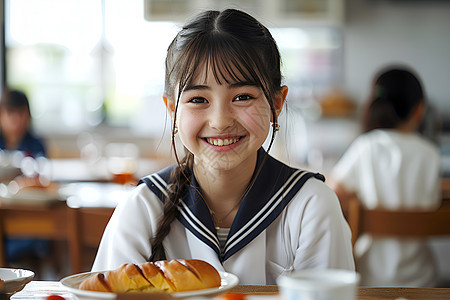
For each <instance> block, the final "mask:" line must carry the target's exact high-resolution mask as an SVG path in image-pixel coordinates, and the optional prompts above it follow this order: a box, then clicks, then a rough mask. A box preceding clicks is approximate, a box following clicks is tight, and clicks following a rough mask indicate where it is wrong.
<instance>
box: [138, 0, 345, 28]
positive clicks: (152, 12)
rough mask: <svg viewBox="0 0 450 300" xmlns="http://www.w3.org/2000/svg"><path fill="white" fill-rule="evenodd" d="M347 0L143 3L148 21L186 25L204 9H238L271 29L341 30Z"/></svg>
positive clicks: (171, 0)
mask: <svg viewBox="0 0 450 300" xmlns="http://www.w3.org/2000/svg"><path fill="white" fill-rule="evenodd" d="M344 1H345V0H239V1H233V0H144V17H145V19H146V20H149V21H175V22H184V21H185V20H186V19H188V18H189V17H192V16H193V15H195V14H196V13H197V12H199V11H201V10H205V9H217V10H222V9H226V8H237V9H241V10H244V11H246V12H249V13H251V14H252V15H253V16H255V17H256V18H257V19H259V20H261V21H262V22H263V23H264V24H266V25H268V26H269V27H295V26H303V25H330V26H339V25H341V24H342V22H343V19H344Z"/></svg>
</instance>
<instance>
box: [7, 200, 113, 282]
mask: <svg viewBox="0 0 450 300" xmlns="http://www.w3.org/2000/svg"><path fill="white" fill-rule="evenodd" d="M113 211H114V208H113V207H75V208H71V207H69V206H67V205H66V201H61V200H52V201H50V200H49V201H37V202H35V203H33V202H27V203H18V204H17V203H15V202H13V201H0V267H5V266H6V259H5V253H4V245H3V243H4V242H3V241H4V237H22V238H42V239H48V240H59V241H66V242H67V243H68V246H69V258H70V267H71V272H72V273H73V274H75V273H80V272H83V271H89V270H86V269H83V247H84V246H90V247H95V248H96V247H98V245H99V243H100V239H101V237H102V235H103V231H104V229H105V227H106V224H107V223H108V221H109V218H110V217H111V215H112V213H113Z"/></svg>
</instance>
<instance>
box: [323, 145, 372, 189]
mask: <svg viewBox="0 0 450 300" xmlns="http://www.w3.org/2000/svg"><path fill="white" fill-rule="evenodd" d="M362 146H363V145H362V142H361V138H357V139H356V140H355V141H354V142H353V143H352V144H351V145H350V146H349V148H348V149H347V150H346V151H345V153H344V154H343V155H342V157H341V158H340V159H339V161H338V162H337V163H336V165H335V166H334V168H333V170H332V171H331V177H332V180H333V181H335V182H337V183H339V184H341V185H342V186H344V187H345V189H346V190H348V191H349V192H355V191H356V189H357V186H356V183H357V182H359V178H358V177H359V174H358V166H359V163H360V155H361V153H363V152H364V150H362V149H361V147H362Z"/></svg>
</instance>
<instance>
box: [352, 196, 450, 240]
mask: <svg viewBox="0 0 450 300" xmlns="http://www.w3.org/2000/svg"><path fill="white" fill-rule="evenodd" d="M347 220H348V223H349V225H350V228H351V231H352V243H353V244H355V242H356V240H357V239H358V237H359V236H360V235H361V234H363V233H368V234H371V235H373V236H396V237H418V238H425V237H431V236H447V235H450V201H444V202H443V203H442V205H441V206H440V207H439V208H438V209H437V210H433V211H392V210H383V209H374V210H371V209H366V208H364V207H363V205H361V204H360V202H359V201H357V200H354V201H351V202H350V203H349V207H348V218H347Z"/></svg>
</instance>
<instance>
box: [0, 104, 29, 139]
mask: <svg viewBox="0 0 450 300" xmlns="http://www.w3.org/2000/svg"><path fill="white" fill-rule="evenodd" d="M29 124H30V115H29V114H28V111H27V110H26V109H21V108H19V109H6V108H2V109H0V128H1V129H2V133H3V134H4V135H5V137H6V138H7V139H9V138H11V139H18V138H21V137H22V136H23V135H24V134H25V133H26V132H27V130H28V126H29Z"/></svg>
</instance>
